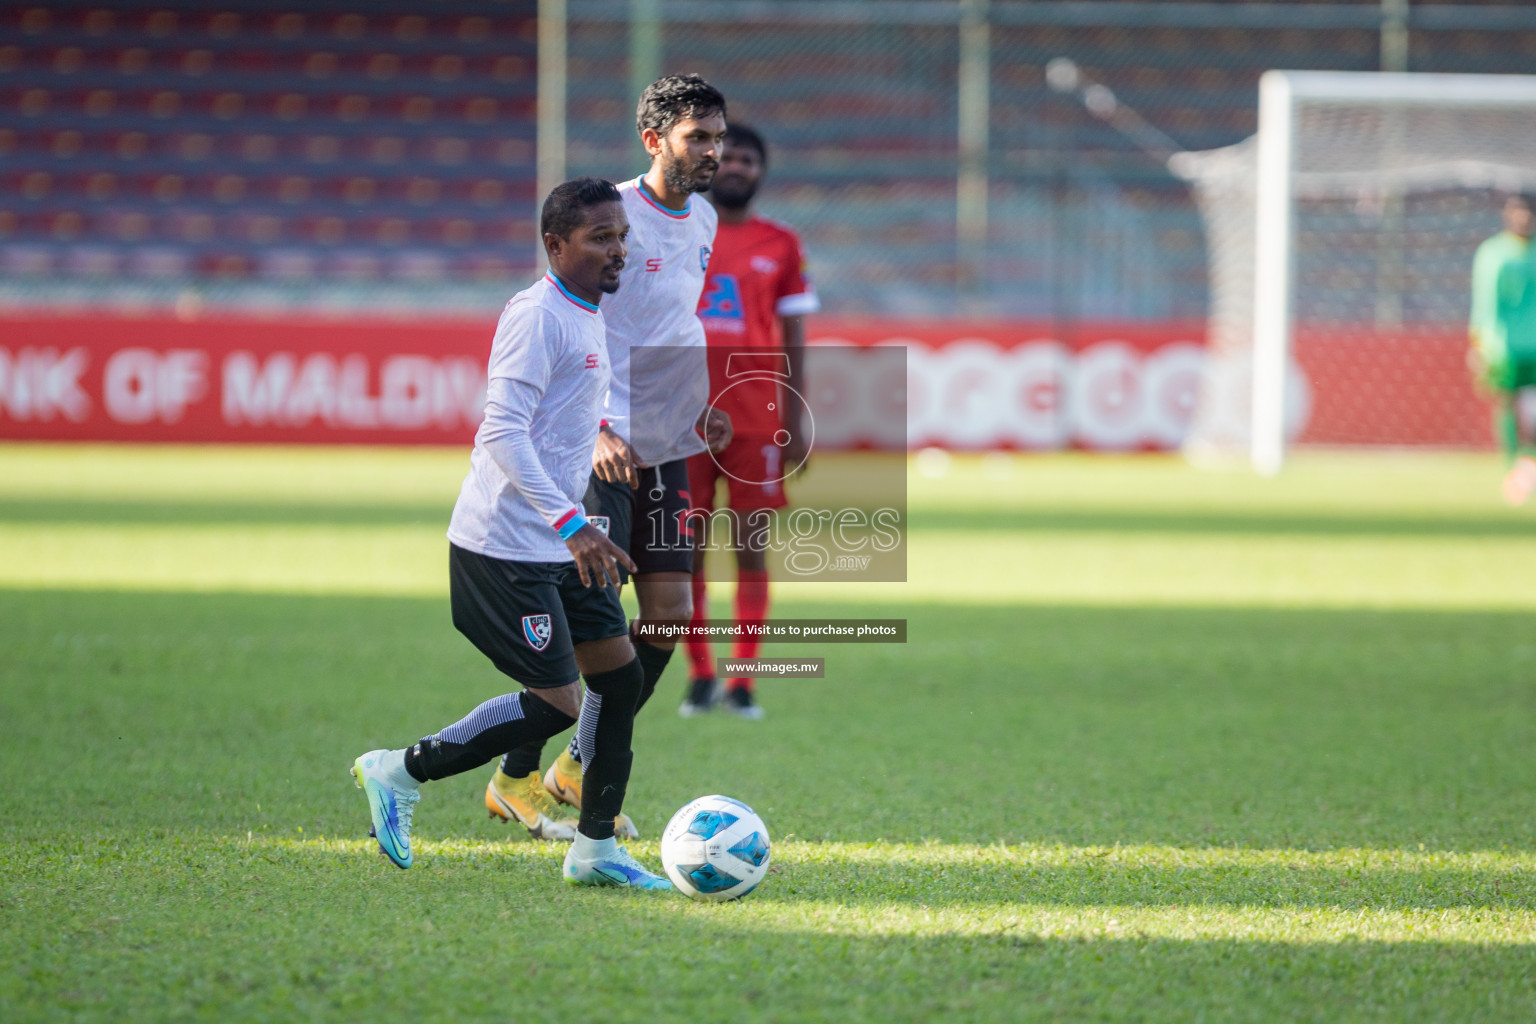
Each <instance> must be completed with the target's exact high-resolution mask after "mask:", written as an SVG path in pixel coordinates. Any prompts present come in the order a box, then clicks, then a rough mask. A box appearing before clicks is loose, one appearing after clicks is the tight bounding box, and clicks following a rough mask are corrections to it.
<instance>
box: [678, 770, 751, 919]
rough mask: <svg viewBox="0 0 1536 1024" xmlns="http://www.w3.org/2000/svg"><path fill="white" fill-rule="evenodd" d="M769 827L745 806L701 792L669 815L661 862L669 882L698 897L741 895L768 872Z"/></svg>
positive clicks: (720, 898) (713, 899)
mask: <svg viewBox="0 0 1536 1024" xmlns="http://www.w3.org/2000/svg"><path fill="white" fill-rule="evenodd" d="M770 849H771V847H770V844H769V842H768V826H767V825H764V824H763V819H762V818H759V817H758V816H757V814H756V812H754V811H753V810H752V808H750V807H748V806H747V805H746V804H744V803H742V802H741V801H740V800H732V799H731V798H730V797H728V796H701V797H699V798H698V799H697V800H694V801H692V802H691V803H689V804H686V805H685V806H684V807H683V809H682V810H680V811H678V812H677V813H676V814H674V815H672V820H671V821H669V822H667V827H666V830H665V831H664V832H662V834H661V863H662V866H663V867H664V868H665V869H666V872H667V877H668V878H670V879H672V884H673V885H675V886H677V888H678V890H679V891H681V892H682V893H684V894H685V895H687V896H691V897H693V898H694V899H696V900H711V901H715V900H735V899H740V898H741V897H743V896H745V895H746V894H747V893H749V892H751V891H752V890H753V889H755V888H757V883H759V882H761V881H762V880H763V876H764V875H766V874H767V873H768V860H769V856H770Z"/></svg>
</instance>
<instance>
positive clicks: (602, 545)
mask: <svg viewBox="0 0 1536 1024" xmlns="http://www.w3.org/2000/svg"><path fill="white" fill-rule="evenodd" d="M565 546H566V547H568V548H570V549H571V557H572V558H574V559H575V560H576V573H577V575H579V576H580V577H581V585H582V586H584V587H590V586H592V585H593V584H594V583H596V584H597V585H598V586H600V587H608V586H612V587H617V586H618V585H619V570H618V566H620V565H622V566H623V567H624V568H626V569H628V570H629V571H630V572H631V573H634V572H636V571H637V570H636V569H635V563H634V562H633V561H632V560H631V559H630V557H629V555H628V553H626V552H625V550H624V549H623V548H621V547H619V546H618V545H617V544H615V543H614V542H613V541H611V540H609V539H608V537H607V536H606V535H605V534H604V533H603V532H602V531H601V530H599V529H598V528H597V527H595V526H593V525H592V524H591V523H587V524H586V525H584V526H583V527H582V528H581V529H579V530H577V531H576V532H575V533H573V534H571V536H570V537H568V538H566V541H565Z"/></svg>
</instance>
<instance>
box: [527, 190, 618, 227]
mask: <svg viewBox="0 0 1536 1024" xmlns="http://www.w3.org/2000/svg"><path fill="white" fill-rule="evenodd" d="M623 201H624V200H623V199H622V198H621V197H620V196H619V190H618V189H617V188H615V187H614V185H613V182H611V181H604V180H603V179H602V178H575V179H573V180H571V181H567V182H563V183H562V184H559V185H556V186H555V187H554V189H553V190H552V191H551V192H550V193H549V197H548V198H547V199H545V200H544V210H543V212H542V213H541V214H540V216H539V237H540V238H543V237H544V236H545V235H559V236H560V237H561V238H570V237H571V232H572V231H574V230H575V229H577V228H579V227H581V225H582V223H583V222H585V220H586V217H587V215H586V213H585V211H586V209H587V208H588V207H589V206H601V205H602V204H603V203H622V202H623Z"/></svg>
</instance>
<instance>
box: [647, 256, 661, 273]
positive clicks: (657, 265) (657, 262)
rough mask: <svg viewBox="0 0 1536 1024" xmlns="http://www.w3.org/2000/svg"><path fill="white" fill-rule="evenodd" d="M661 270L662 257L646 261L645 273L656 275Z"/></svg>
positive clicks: (653, 257) (654, 257)
mask: <svg viewBox="0 0 1536 1024" xmlns="http://www.w3.org/2000/svg"><path fill="white" fill-rule="evenodd" d="M660 269H661V257H660V256H652V257H651V258H650V259H648V260H646V261H645V272H646V273H647V274H654V273H656V271H658V270H660Z"/></svg>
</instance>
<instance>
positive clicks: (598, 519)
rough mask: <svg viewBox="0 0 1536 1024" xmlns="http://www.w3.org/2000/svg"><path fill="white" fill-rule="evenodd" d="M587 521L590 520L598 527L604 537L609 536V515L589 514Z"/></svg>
mask: <svg viewBox="0 0 1536 1024" xmlns="http://www.w3.org/2000/svg"><path fill="white" fill-rule="evenodd" d="M587 522H589V523H591V524H592V525H593V526H595V527H597V529H598V532H599V533H601V534H602V535H603V536H604V537H606V536H608V517H607V516H588V517H587Z"/></svg>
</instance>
